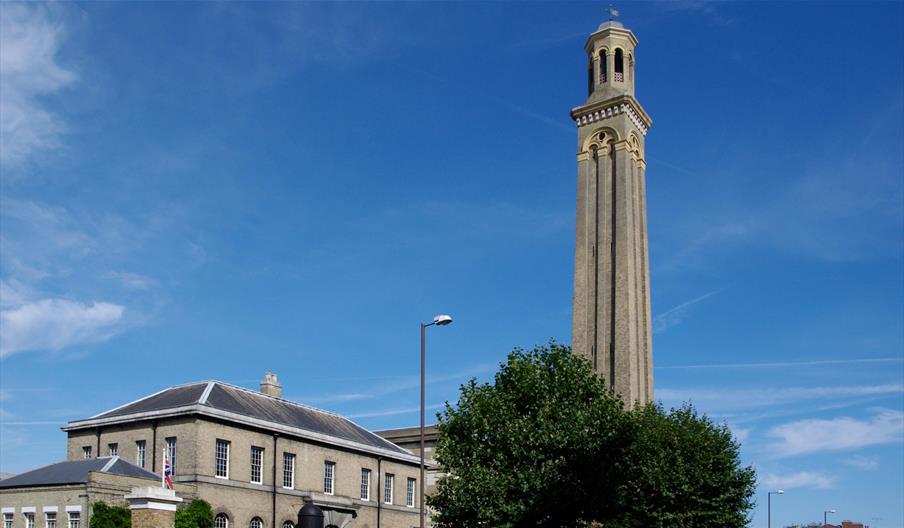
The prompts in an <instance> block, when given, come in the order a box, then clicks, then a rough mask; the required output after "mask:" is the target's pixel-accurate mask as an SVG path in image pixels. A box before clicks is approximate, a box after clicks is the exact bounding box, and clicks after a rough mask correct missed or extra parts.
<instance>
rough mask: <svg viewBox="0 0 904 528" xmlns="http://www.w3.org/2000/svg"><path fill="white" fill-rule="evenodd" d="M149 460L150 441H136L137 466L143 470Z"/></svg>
mask: <svg viewBox="0 0 904 528" xmlns="http://www.w3.org/2000/svg"><path fill="white" fill-rule="evenodd" d="M147 460H148V441H147V440H136V441H135V465H136V466H138V467H140V468H143V467H144V465H145V463H146V462H147Z"/></svg>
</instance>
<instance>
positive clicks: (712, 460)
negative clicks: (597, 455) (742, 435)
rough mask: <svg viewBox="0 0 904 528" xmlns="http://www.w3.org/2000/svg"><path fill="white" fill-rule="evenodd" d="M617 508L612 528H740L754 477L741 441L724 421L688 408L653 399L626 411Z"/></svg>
mask: <svg viewBox="0 0 904 528" xmlns="http://www.w3.org/2000/svg"><path fill="white" fill-rule="evenodd" d="M630 414H631V418H632V424H633V428H634V432H633V435H632V438H631V443H630V445H628V447H627V449H626V450H625V452H624V456H625V457H626V460H625V468H626V471H625V473H624V474H623V475H622V478H621V483H620V485H619V497H620V498H621V505H620V508H619V510H618V515H616V516H615V517H614V518H613V519H612V522H611V525H612V526H618V527H625V528H635V527H636V528H641V527H643V528H646V527H650V526H654V527H656V526H668V527H674V528H710V527H712V528H716V527H718V528H743V527H745V526H747V524H748V522H749V512H750V509H751V508H753V505H754V503H753V500H752V498H753V494H754V492H755V488H756V475H755V473H754V470H753V468H751V467H742V465H741V462H740V452H739V451H740V446H739V444H738V443H737V442H735V440H734V439H733V438H732V435H731V431H730V430H729V429H728V427H726V426H725V425H717V424H714V423H713V422H712V421H711V420H710V419H709V418H707V417H705V416H700V415H698V414H697V412H696V411H695V410H694V408H693V407H691V406H690V405H685V406H683V407H681V408H679V409H672V410H671V411H665V410H664V409H663V408H662V407H661V406H660V405H658V404H650V405H646V406H643V407H638V408H637V409H635V410H634V411H632V412H631V413H630Z"/></svg>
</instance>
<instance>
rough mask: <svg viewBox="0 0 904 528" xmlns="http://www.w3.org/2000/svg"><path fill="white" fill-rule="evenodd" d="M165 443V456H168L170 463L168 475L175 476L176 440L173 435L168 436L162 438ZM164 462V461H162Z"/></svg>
mask: <svg viewBox="0 0 904 528" xmlns="http://www.w3.org/2000/svg"><path fill="white" fill-rule="evenodd" d="M164 442H165V443H166V456H167V457H169V463H170V475H171V476H173V477H175V476H176V449H177V445H178V444H177V441H176V437H175V436H168V437H166V439H165V440H164ZM164 463H166V462H165V461H164Z"/></svg>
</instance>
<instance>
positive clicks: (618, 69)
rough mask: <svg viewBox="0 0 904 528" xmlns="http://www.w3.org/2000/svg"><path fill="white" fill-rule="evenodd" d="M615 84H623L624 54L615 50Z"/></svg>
mask: <svg viewBox="0 0 904 528" xmlns="http://www.w3.org/2000/svg"><path fill="white" fill-rule="evenodd" d="M615 82H625V52H623V51H622V50H621V48H617V49H616V50H615Z"/></svg>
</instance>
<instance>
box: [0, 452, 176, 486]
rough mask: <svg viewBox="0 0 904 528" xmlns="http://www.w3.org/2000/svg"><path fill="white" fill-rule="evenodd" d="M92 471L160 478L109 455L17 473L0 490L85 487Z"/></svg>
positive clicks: (1, 481)
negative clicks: (77, 485)
mask: <svg viewBox="0 0 904 528" xmlns="http://www.w3.org/2000/svg"><path fill="white" fill-rule="evenodd" d="M92 471H96V472H99V473H107V474H110V475H122V476H125V477H135V478H144V479H148V480H155V481H159V480H160V475H157V474H156V473H152V472H150V471H148V470H146V469H143V468H140V467H138V466H136V465H135V464H132V463H131V462H127V461H125V460H123V459H121V458H119V457H118V456H109V457H98V458H91V459H88V460H71V461H66V462H56V463H54V464H50V465H47V466H43V467H39V468H37V469H33V470H31V471H26V472H25V473H19V474H18V475H14V476H12V477H9V478H7V479H3V480H0V489H7V488H26V487H34V486H62V485H66V484H84V483H86V482H88V476H89V473H91V472H92Z"/></svg>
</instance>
